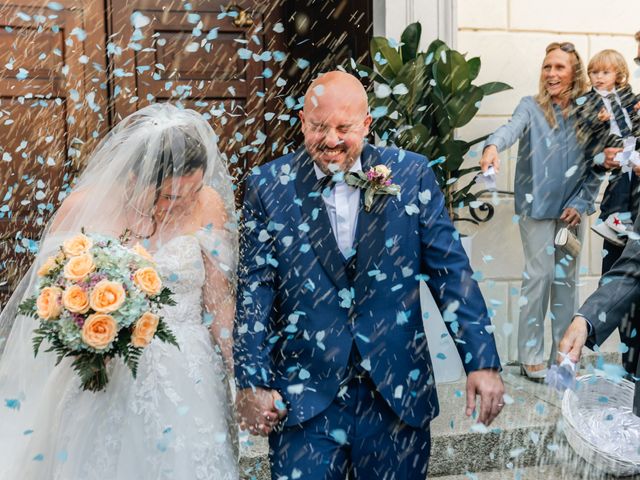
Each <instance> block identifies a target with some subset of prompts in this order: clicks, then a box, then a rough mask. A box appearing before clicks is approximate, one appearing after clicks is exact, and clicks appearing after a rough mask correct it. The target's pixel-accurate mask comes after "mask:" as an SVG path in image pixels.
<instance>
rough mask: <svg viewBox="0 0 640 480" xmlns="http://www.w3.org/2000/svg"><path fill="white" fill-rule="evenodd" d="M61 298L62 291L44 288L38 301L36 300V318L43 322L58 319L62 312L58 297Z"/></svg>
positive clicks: (55, 288)
mask: <svg viewBox="0 0 640 480" xmlns="http://www.w3.org/2000/svg"><path fill="white" fill-rule="evenodd" d="M61 296H62V290H61V289H59V288H58V287H45V288H43V289H42V291H41V292H40V295H39V296H38V299H37V300H36V307H38V316H39V317H40V318H44V319H45V320H53V319H55V318H58V316H59V315H60V312H61V311H62V303H61V301H60V297H61Z"/></svg>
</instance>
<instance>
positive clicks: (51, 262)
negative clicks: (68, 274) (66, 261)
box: [38, 255, 62, 277]
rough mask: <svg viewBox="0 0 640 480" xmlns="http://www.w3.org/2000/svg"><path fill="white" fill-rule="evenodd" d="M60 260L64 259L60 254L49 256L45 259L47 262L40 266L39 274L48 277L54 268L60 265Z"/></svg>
mask: <svg viewBox="0 0 640 480" xmlns="http://www.w3.org/2000/svg"><path fill="white" fill-rule="evenodd" d="M59 260H62V258H61V257H60V255H56V256H55V257H49V258H47V259H46V260H45V262H44V263H43V264H42V266H40V268H39V269H38V276H39V277H46V276H47V275H49V273H50V272H51V270H53V269H54V268H56V267H57V266H58V261H59Z"/></svg>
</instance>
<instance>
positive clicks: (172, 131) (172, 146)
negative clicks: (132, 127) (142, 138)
mask: <svg viewBox="0 0 640 480" xmlns="http://www.w3.org/2000/svg"><path fill="white" fill-rule="evenodd" d="M149 155H153V156H155V157H156V158H155V160H154V174H153V175H151V176H150V177H149V178H148V181H149V185H148V186H153V187H154V199H153V206H154V207H155V206H156V204H157V203H158V199H159V198H160V192H161V190H162V185H163V183H164V182H165V180H167V179H169V178H174V177H183V176H187V175H191V174H192V173H194V172H196V171H198V170H200V171H202V173H203V174H204V173H205V169H206V167H207V149H206V147H205V146H204V145H203V144H202V142H201V141H200V140H198V139H197V138H195V137H194V136H193V135H190V134H189V133H188V132H186V131H185V130H183V129H181V128H180V127H179V126H175V127H170V128H167V129H165V130H163V132H162V136H161V137H160V146H159V148H158V149H157V150H155V149H154V151H149V149H147V148H143V150H142V152H140V154H139V157H138V161H137V162H135V164H134V169H133V174H134V176H135V177H136V178H137V177H138V176H139V173H140V170H141V169H142V168H143V167H142V166H143V165H147V166H148V164H149V163H148V161H147V156H149ZM144 168H148V167H144ZM151 221H152V225H153V226H152V229H151V233H150V234H149V235H146V238H149V237H152V236H153V235H154V234H155V233H156V231H157V229H158V224H157V220H156V218H155V214H154V213H152V214H151Z"/></svg>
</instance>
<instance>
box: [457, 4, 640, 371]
mask: <svg viewBox="0 0 640 480" xmlns="http://www.w3.org/2000/svg"><path fill="white" fill-rule="evenodd" d="M456 10H457V28H458V30H457V32H458V35H457V49H458V50H459V51H461V52H463V53H464V52H466V53H468V55H469V56H470V57H471V56H480V58H481V60H482V69H481V73H480V75H479V77H478V83H484V82H485V81H495V80H500V81H503V82H507V83H508V84H510V85H512V86H513V87H514V89H513V90H511V91H509V92H505V93H500V94H497V95H494V96H492V97H488V98H486V99H485V100H484V101H483V103H482V106H481V109H480V112H479V114H478V116H477V117H476V118H475V119H474V120H473V121H472V122H471V123H470V124H469V125H468V126H466V127H464V128H462V129H460V132H459V134H460V137H461V138H464V139H471V138H476V137H478V136H480V135H484V134H487V133H490V132H492V131H493V130H495V128H496V127H498V126H499V125H501V124H503V123H505V122H506V121H507V120H508V119H509V117H510V115H511V112H512V111H513V109H514V108H515V106H516V104H517V102H518V100H519V99H520V98H521V97H523V96H525V95H531V94H535V93H536V91H537V83H538V76H539V71H540V63H541V61H542V58H543V54H544V48H545V47H546V45H547V44H549V43H551V42H553V41H570V42H573V43H574V44H575V46H576V49H577V50H578V52H579V54H580V55H581V56H582V58H583V60H584V61H585V64H586V63H587V62H588V59H589V58H590V57H591V56H592V55H593V54H595V53H596V52H598V51H600V50H602V49H604V48H614V49H616V50H619V51H620V52H621V53H622V54H623V55H624V56H625V58H627V59H628V61H629V70H630V72H631V77H632V80H631V84H632V86H633V87H634V90H635V91H636V92H637V91H638V90H639V87H640V70H639V69H638V67H636V66H635V64H633V62H632V59H633V57H635V55H636V52H637V49H636V44H635V42H634V40H633V34H634V33H635V32H636V31H638V30H640V1H636V0H610V1H608V2H606V10H604V9H603V3H602V2H597V1H595V0H562V1H559V0H553V1H552V0H536V1H530V0H457V9H456ZM516 152H517V145H516V146H514V147H512V148H511V149H510V150H508V151H507V152H504V153H503V155H502V165H503V168H502V170H501V174H500V177H499V188H500V189H504V190H509V191H513V177H514V168H515V156H516ZM474 153H475V156H474V157H473V158H469V159H468V161H469V162H470V163H471V162H473V163H475V162H477V161H478V159H479V153H480V149H478V150H477V151H476V152H474ZM499 202H500V203H499V205H497V207H496V216H495V218H494V219H493V220H492V221H491V222H489V223H487V224H484V225H482V226H481V227H480V228H479V229H478V230H477V233H476V235H475V237H474V240H473V254H472V259H471V260H472V264H473V266H474V268H476V269H478V270H481V271H482V272H483V274H484V281H483V282H482V284H481V288H482V290H483V292H484V293H485V296H486V298H487V302H488V303H489V305H490V306H492V305H495V307H496V308H495V317H494V323H495V324H496V327H497V329H496V334H497V335H498V341H499V343H500V345H499V348H500V351H501V354H502V356H503V359H510V360H511V359H515V357H516V342H515V340H516V333H517V319H518V298H519V288H520V278H521V274H522V265H523V261H522V248H521V244H520V238H519V234H518V228H517V225H516V224H515V223H514V222H513V221H512V218H513V215H514V210H513V201H512V199H511V198H510V197H503V198H500V199H499ZM595 219H596V215H593V216H592V217H591V218H590V222H593V221H595ZM601 252H602V242H601V241H600V240H599V237H597V236H596V235H595V234H593V233H591V232H589V234H588V235H587V238H586V241H585V243H584V249H583V254H582V259H581V273H582V275H581V280H582V285H581V287H580V298H581V299H585V298H586V297H587V296H588V295H589V293H591V292H592V291H593V289H594V288H595V286H596V285H597V280H598V278H599V276H600V265H601V261H602V256H601ZM489 257H493V260H491V261H489V262H487V261H486V260H487V259H488V258H489ZM483 259H484V260H483ZM614 347H615V345H614Z"/></svg>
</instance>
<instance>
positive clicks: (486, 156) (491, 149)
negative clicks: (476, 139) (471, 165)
mask: <svg viewBox="0 0 640 480" xmlns="http://www.w3.org/2000/svg"><path fill="white" fill-rule="evenodd" d="M492 165H493V169H494V170H495V171H496V173H498V172H499V171H500V156H499V155H498V148H497V147H496V146H495V145H488V146H487V147H485V149H484V150H483V151H482V158H481V159H480V169H481V170H482V173H484V172H486V171H487V169H488V168H489V167H490V166H492Z"/></svg>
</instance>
